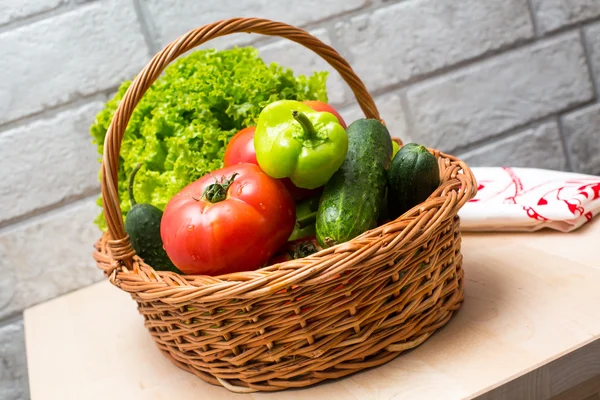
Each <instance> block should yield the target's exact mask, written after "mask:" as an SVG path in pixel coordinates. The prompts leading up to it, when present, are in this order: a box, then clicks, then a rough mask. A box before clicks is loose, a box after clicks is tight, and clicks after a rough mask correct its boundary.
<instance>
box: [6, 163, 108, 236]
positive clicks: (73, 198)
mask: <svg viewBox="0 0 600 400" xmlns="http://www.w3.org/2000/svg"><path fill="white" fill-rule="evenodd" d="M98 170H100V164H98ZM99 194H100V181H98V182H96V185H95V186H94V187H93V188H90V189H87V190H84V191H83V192H81V193H78V194H73V195H70V196H66V197H65V198H64V199H62V200H60V201H58V202H56V203H52V204H47V205H45V206H43V207H38V208H36V209H34V210H31V211H28V212H26V213H24V214H21V215H18V216H16V217H12V218H9V219H6V220H2V221H0V231H1V230H2V229H4V228H8V227H10V226H14V225H15V224H19V223H21V222H22V221H27V220H29V219H32V218H35V217H37V216H39V215H44V214H46V213H48V212H50V211H52V210H55V209H58V208H61V207H65V206H68V205H69V204H73V203H76V202H78V201H80V200H82V199H88V198H90V197H97V196H98V195H99Z"/></svg>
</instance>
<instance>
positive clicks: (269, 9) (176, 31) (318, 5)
mask: <svg viewBox="0 0 600 400" xmlns="http://www.w3.org/2000/svg"><path fill="white" fill-rule="evenodd" d="M367 3H368V0H345V1H321V0H305V1H303V2H302V4H301V6H298V7H296V6H291V3H290V2H287V1H270V0H256V1H239V0H221V1H219V5H218V7H217V6H215V3H214V2H212V1H193V2H192V1H190V2H187V3H186V6H185V7H181V6H179V3H178V1H177V0H148V1H146V2H145V3H144V5H145V7H146V9H147V11H148V13H149V14H150V17H151V24H152V26H153V30H154V31H155V35H156V36H157V37H156V41H157V42H158V43H159V44H160V46H161V47H163V46H165V45H166V44H168V43H169V42H171V41H172V40H175V39H177V37H179V36H180V35H182V34H184V33H186V32H188V31H189V30H191V29H194V28H199V27H201V26H203V25H205V24H209V23H212V22H216V21H219V20H221V19H227V18H235V17H260V18H266V19H271V20H274V21H281V22H286V23H288V24H291V25H294V26H303V25H306V24H309V23H313V22H317V21H321V20H324V19H327V18H329V17H332V16H335V15H338V14H341V13H344V12H347V11H351V10H355V9H358V8H360V7H363V6H364V5H366V4H367ZM294 4H295V3H294ZM257 38H259V36H258V35H252V36H251V37H250V36H248V35H247V34H235V35H228V36H227V37H225V38H222V39H217V40H216V41H211V42H210V43H208V44H207V45H208V47H213V46H216V47H224V46H231V45H233V44H238V45H239V44H242V43H244V44H247V43H248V42H251V41H252V40H256V39H257ZM216 44H218V45H216Z"/></svg>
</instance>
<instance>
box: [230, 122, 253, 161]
mask: <svg viewBox="0 0 600 400" xmlns="http://www.w3.org/2000/svg"><path fill="white" fill-rule="evenodd" d="M255 131H256V127H255V126H249V127H247V128H244V129H242V130H241V131H239V132H238V133H236V134H235V135H234V136H233V137H232V138H231V140H230V141H229V143H227V147H226V148H225V155H224V156H223V166H225V167H228V166H230V165H235V164H240V163H250V164H256V165H258V161H256V151H254V132H255Z"/></svg>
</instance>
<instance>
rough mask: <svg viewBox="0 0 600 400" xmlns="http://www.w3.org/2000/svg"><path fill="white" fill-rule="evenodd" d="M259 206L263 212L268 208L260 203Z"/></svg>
mask: <svg viewBox="0 0 600 400" xmlns="http://www.w3.org/2000/svg"><path fill="white" fill-rule="evenodd" d="M259 206H260V208H261V209H263V210H265V209H266V208H267V207H266V206H265V205H264V204H263V203H260V204H259Z"/></svg>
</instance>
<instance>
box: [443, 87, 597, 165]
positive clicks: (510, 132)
mask: <svg viewBox="0 0 600 400" xmlns="http://www.w3.org/2000/svg"><path fill="white" fill-rule="evenodd" d="M594 103H595V100H593V99H592V100H587V101H584V102H578V103H577V104H574V105H572V106H569V107H565V108H562V109H560V110H558V111H554V112H552V113H548V114H545V115H543V116H541V117H538V118H535V119H532V120H530V121H527V122H525V123H523V124H520V125H517V126H514V127H512V128H510V129H507V130H505V131H502V132H500V133H498V134H496V135H493V136H490V137H487V138H484V139H480V140H477V141H475V142H473V143H469V144H468V145H465V146H456V147H454V148H449V149H448V150H447V151H449V152H451V153H453V154H465V153H468V152H471V151H474V150H477V149H478V148H481V147H484V146H487V145H490V144H493V143H496V142H499V141H501V140H503V139H507V138H509V137H511V136H514V135H516V134H518V133H519V132H522V131H525V130H528V129H531V128H535V127H536V126H539V125H541V124H543V123H545V122H550V121H554V120H555V118H560V117H561V116H562V115H565V114H569V113H572V112H574V111H577V110H580V109H584V108H586V107H588V106H590V105H592V104H594Z"/></svg>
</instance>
